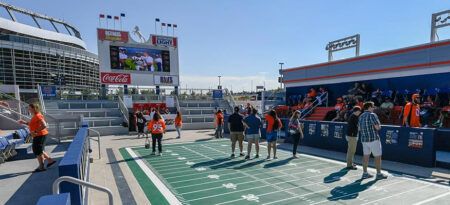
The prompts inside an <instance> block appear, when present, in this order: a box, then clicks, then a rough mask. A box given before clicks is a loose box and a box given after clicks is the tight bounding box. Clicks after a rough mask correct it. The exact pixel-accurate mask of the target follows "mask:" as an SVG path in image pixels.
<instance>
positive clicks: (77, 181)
mask: <svg viewBox="0 0 450 205" xmlns="http://www.w3.org/2000/svg"><path fill="white" fill-rule="evenodd" d="M61 182H69V183H72V184H77V185H80V186H85V187H87V188H92V189H95V190H98V191H102V192H105V193H106V194H108V200H109V205H113V204H114V198H113V193H112V192H111V190H110V189H108V188H106V187H103V186H99V185H96V184H93V183H90V182H87V181H83V180H80V179H76V178H73V177H69V176H62V177H59V178H58V179H56V180H55V181H54V182H53V186H52V190H53V194H59V184H61Z"/></svg>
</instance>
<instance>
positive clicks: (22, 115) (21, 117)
mask: <svg viewBox="0 0 450 205" xmlns="http://www.w3.org/2000/svg"><path fill="white" fill-rule="evenodd" d="M0 108H2V109H5V110H8V111H10V112H13V113H14V114H16V115H18V116H19V119H17V120H21V119H27V120H31V116H27V115H24V114H22V113H19V112H17V111H15V110H14V109H12V108H9V107H5V106H3V105H0ZM9 118H10V119H12V120H15V119H13V118H11V117H9ZM17 120H16V121H17Z"/></svg>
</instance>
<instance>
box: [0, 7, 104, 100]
mask: <svg viewBox="0 0 450 205" xmlns="http://www.w3.org/2000/svg"><path fill="white" fill-rule="evenodd" d="M0 84H4V85H5V84H6V85H18V86H19V87H20V89H21V92H34V91H35V89H36V85H37V84H40V85H61V86H63V88H66V89H70V90H73V91H82V90H94V89H98V88H99V86H100V84H99V62H98V58H97V55H96V54H93V53H91V52H89V51H87V50H86V44H85V43H84V41H83V40H82V38H81V34H80V32H79V31H78V30H77V29H76V28H75V27H74V26H72V25H70V24H69V23H67V22H64V21H62V20H58V19H55V18H52V17H48V16H45V15H41V14H37V13H34V12H32V11H27V10H25V9H21V8H17V7H15V6H12V5H9V4H5V3H1V2H0Z"/></svg>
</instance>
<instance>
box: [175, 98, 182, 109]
mask: <svg viewBox="0 0 450 205" xmlns="http://www.w3.org/2000/svg"><path fill="white" fill-rule="evenodd" d="M174 97H175V103H176V104H177V111H178V112H181V108H180V101H179V100H178V96H177V95H175V96H174Z"/></svg>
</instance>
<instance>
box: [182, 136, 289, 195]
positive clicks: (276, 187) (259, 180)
mask: <svg viewBox="0 0 450 205" xmlns="http://www.w3.org/2000/svg"><path fill="white" fill-rule="evenodd" d="M200 146H203V147H205V148H209V147H208V146H204V145H200ZM183 148H185V149H187V150H189V151H191V152H194V153H196V154H199V155H201V156H204V157H207V158H209V159H211V160H215V159H213V158H211V157H208V156H206V155H203V154H202V153H199V152H197V151H194V150H191V149H189V148H186V147H185V146H183ZM210 149H212V148H210ZM212 150H213V151H216V152H222V151H219V150H216V149H212ZM222 153H224V154H225V152H222ZM236 171H237V172H238V173H242V174H244V175H247V176H248V177H250V178H252V179H254V181H252V182H255V181H258V182H262V183H263V184H268V185H271V186H273V187H274V188H275V189H278V190H281V188H280V187H278V186H276V185H275V184H270V183H268V182H267V181H265V180H264V179H258V178H257V177H255V176H253V175H250V174H247V173H245V172H243V171H241V170H236ZM287 193H289V194H291V195H295V194H294V193H290V192H287Z"/></svg>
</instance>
